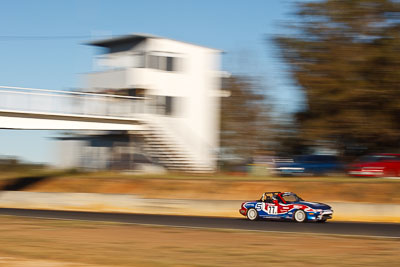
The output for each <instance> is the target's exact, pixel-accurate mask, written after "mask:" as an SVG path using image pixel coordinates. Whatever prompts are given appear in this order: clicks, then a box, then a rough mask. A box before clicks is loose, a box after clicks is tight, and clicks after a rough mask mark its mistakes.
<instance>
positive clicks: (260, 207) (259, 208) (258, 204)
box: [255, 202, 263, 211]
mask: <svg viewBox="0 0 400 267" xmlns="http://www.w3.org/2000/svg"><path fill="white" fill-rule="evenodd" d="M262 204H263V203H260V202H259V203H257V204H256V207H255V208H256V210H258V211H260V210H262Z"/></svg>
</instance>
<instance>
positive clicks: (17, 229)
mask: <svg viewBox="0 0 400 267" xmlns="http://www.w3.org/2000/svg"><path fill="white" fill-rule="evenodd" d="M0 225H1V228H0V244H1V246H0V266H7V267H20V266H21V267H22V266H24V267H31V266H32V267H33V266H40V267H46V266H52V267H53V266H57V267H67V266H68V267H75V266H88V267H89V266H97V267H105V266H249V265H253V266H265V265H266V264H272V265H278V264H279V265H282V264H287V265H290V266H304V265H317V264H318V265H321V266H348V265H351V266H397V264H398V263H399V262H400V240H399V239H376V238H375V239H374V238H350V237H337V236H336V237H335V236H323V235H321V236H314V235H309V234H308V235H306V234H279V233H260V232H239V231H222V230H221V231H217V230H198V229H185V228H174V227H150V226H139V225H128V224H116V223H92V222H79V221H56V220H43V219H28V218H18V217H12V216H0Z"/></svg>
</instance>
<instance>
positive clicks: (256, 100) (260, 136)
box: [221, 76, 270, 159]
mask: <svg viewBox="0 0 400 267" xmlns="http://www.w3.org/2000/svg"><path fill="white" fill-rule="evenodd" d="M259 84H260V83H259V82H257V81H256V80H255V79H254V78H251V77H248V76H231V77H230V78H225V79H224V80H223V83H222V89H223V90H224V91H228V92H229V97H224V98H222V101H221V150H222V151H223V154H225V155H230V156H235V157H239V158H241V159H248V158H250V157H252V156H254V154H255V153H257V151H261V150H264V149H267V148H268V141H269V131H270V124H269V123H270V118H269V111H270V108H269V104H268V102H267V101H266V96H265V94H264V93H263V92H262V89H261V87H260V85H259Z"/></svg>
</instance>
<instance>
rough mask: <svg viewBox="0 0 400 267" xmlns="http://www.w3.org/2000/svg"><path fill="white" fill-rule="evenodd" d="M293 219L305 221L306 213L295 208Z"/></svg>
mask: <svg viewBox="0 0 400 267" xmlns="http://www.w3.org/2000/svg"><path fill="white" fill-rule="evenodd" d="M293 217H294V220H295V221H296V222H299V223H301V222H305V221H306V219H307V215H306V213H305V212H304V210H297V211H296V212H295V213H294V216H293Z"/></svg>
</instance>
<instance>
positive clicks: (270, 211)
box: [265, 200, 279, 217]
mask: <svg viewBox="0 0 400 267" xmlns="http://www.w3.org/2000/svg"><path fill="white" fill-rule="evenodd" d="M278 211H279V203H278V201H277V200H274V201H272V202H269V203H265V212H266V213H267V215H268V217H276V216H277V215H278Z"/></svg>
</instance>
